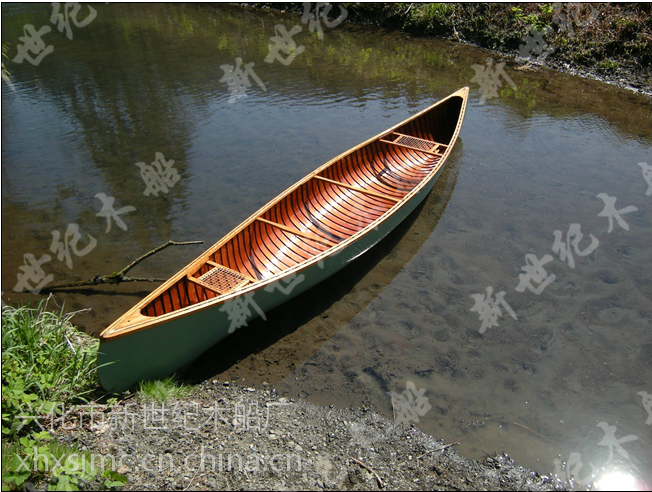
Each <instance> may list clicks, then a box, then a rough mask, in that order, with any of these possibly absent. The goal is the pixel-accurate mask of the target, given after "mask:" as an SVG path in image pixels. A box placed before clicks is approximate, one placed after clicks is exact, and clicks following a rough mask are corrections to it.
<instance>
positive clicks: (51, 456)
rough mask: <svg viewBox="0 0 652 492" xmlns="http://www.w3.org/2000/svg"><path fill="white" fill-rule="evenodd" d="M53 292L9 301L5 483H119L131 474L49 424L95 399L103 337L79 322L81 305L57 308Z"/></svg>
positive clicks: (14, 486) (76, 486)
mask: <svg viewBox="0 0 652 492" xmlns="http://www.w3.org/2000/svg"><path fill="white" fill-rule="evenodd" d="M51 300H52V298H51V297H48V298H47V299H44V300H43V301H41V302H40V303H39V304H38V306H37V307H36V308H32V307H28V306H21V307H12V306H3V307H2V490H20V489H23V488H29V486H30V484H31V485H32V486H34V485H45V486H46V487H47V488H48V489H49V490H80V489H81V488H82V487H84V486H89V484H90V485H91V486H92V487H95V488H99V489H104V490H108V489H113V488H115V487H118V486H121V485H123V484H124V483H125V482H126V478H125V477H123V476H122V475H119V474H118V473H117V472H116V471H114V470H109V469H106V470H105V469H101V468H98V467H95V466H93V463H92V460H90V461H89V456H88V454H87V453H83V452H80V451H79V450H76V449H74V448H72V449H71V448H70V447H68V446H62V445H61V444H58V443H57V442H55V441H53V440H52V436H51V435H50V432H48V431H47V427H48V425H50V427H53V422H54V421H55V419H57V418H58V417H61V416H62V415H64V412H65V407H66V406H70V405H74V404H79V403H88V402H89V399H90V397H91V396H92V395H95V394H97V392H98V390H99V384H98V379H97V369H96V365H97V351H98V347H99V341H98V340H96V339H93V338H91V337H90V336H88V335H85V334H83V333H81V332H79V331H78V330H77V329H75V327H74V326H73V325H72V324H71V322H70V319H71V318H72V317H73V316H74V313H69V314H65V313H64V311H63V308H60V309H58V310H57V311H54V312H53V311H50V310H49V309H48V307H49V306H48V305H49V303H50V302H51Z"/></svg>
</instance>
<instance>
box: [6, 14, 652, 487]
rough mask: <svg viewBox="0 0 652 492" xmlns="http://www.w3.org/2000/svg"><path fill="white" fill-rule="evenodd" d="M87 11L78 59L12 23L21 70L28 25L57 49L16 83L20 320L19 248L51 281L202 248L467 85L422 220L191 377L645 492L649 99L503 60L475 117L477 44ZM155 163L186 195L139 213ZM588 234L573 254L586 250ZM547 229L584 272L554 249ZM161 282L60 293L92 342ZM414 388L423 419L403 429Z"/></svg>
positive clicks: (14, 270) (175, 262)
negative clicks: (276, 45) (453, 142)
mask: <svg viewBox="0 0 652 492" xmlns="http://www.w3.org/2000/svg"><path fill="white" fill-rule="evenodd" d="M93 7H94V8H95V9H96V10H97V15H96V17H95V18H94V19H93V20H92V22H90V23H89V24H88V25H85V26H82V27H78V26H76V25H75V24H74V23H72V24H71V34H72V39H68V37H66V34H65V31H64V32H59V31H58V30H57V29H56V26H54V25H53V24H49V22H50V21H49V19H50V14H51V13H52V12H51V9H52V7H51V6H50V5H41V4H29V5H3V7H2V22H3V32H2V36H3V39H2V41H3V45H4V44H5V43H9V45H10V51H9V56H10V58H14V57H15V56H16V53H17V51H16V49H17V48H16V47H17V45H18V44H20V43H21V41H19V38H20V37H22V36H24V35H25V34H24V32H23V27H24V26H25V25H26V24H31V25H33V26H34V27H35V28H36V30H38V29H39V28H40V27H41V26H44V25H50V26H52V31H51V32H50V33H48V34H45V35H44V36H43V40H44V42H45V44H46V45H52V46H53V47H54V50H53V51H52V53H50V54H48V55H47V56H46V57H44V58H43V59H42V60H41V61H40V63H39V64H38V65H37V66H32V65H31V64H30V63H29V62H27V61H24V62H23V63H21V64H18V63H15V62H8V63H7V64H6V65H7V68H8V69H9V70H10V71H11V73H12V81H13V85H14V87H13V89H14V90H12V89H11V88H10V87H8V86H7V85H6V84H4V83H3V86H2V291H3V300H4V301H5V302H8V303H18V302H26V301H28V300H30V299H32V300H36V299H39V298H40V296H39V295H36V294H30V293H27V292H22V293H17V292H14V288H15V286H16V285H17V284H19V275H20V274H22V273H23V270H21V266H23V265H24V264H25V263H24V261H25V260H24V255H25V254H27V253H31V254H32V255H34V260H41V261H42V263H41V267H42V269H43V275H42V276H41V278H43V277H44V276H46V275H51V276H52V277H51V278H52V283H55V282H69V281H75V280H85V279H89V278H91V277H94V276H95V275H97V274H108V273H111V272H114V271H116V270H119V269H121V268H123V267H124V266H126V265H127V264H128V263H129V262H130V261H132V260H133V259H135V258H136V257H138V256H140V255H141V254H143V253H145V252H146V251H149V250H151V249H153V248H154V247H156V246H158V245H159V244H162V243H163V242H165V241H167V240H168V239H173V240H177V241H184V240H203V241H204V242H205V244H206V245H210V244H212V243H214V242H215V241H217V240H218V239H219V238H221V237H222V236H223V235H224V234H226V233H227V232H228V231H230V230H231V229H232V228H233V227H235V226H236V225H237V224H239V223H240V222H241V221H242V220H244V219H246V218H247V217H248V216H249V215H250V214H252V213H253V212H255V211H256V210H257V209H258V208H259V207H260V206H262V205H264V204H265V203H267V202H268V201H269V200H270V199H272V198H273V197H275V196H276V195H277V194H278V193H280V192H281V191H283V190H284V189H285V188H287V187H288V186H289V185H291V184H292V183H294V182H295V181H296V180H298V179H300V178H301V177H303V176H304V175H305V174H307V173H308V172H310V171H311V170H313V169H314V168H315V167H317V166H318V165H320V164H322V163H323V162H325V161H326V160H328V159H329V158H331V157H333V156H335V155H337V154H338V153H340V152H342V151H344V150H346V149H348V148H350V147H351V146H353V145H356V144H357V143H359V142H361V141H363V140H365V139H366V138H368V137H370V136H372V135H374V134H376V133H378V132H380V131H382V130H384V129H385V128H387V127H389V126H391V125H393V124H395V123H397V122H399V121H401V120H403V119H404V118H406V117H407V116H409V115H411V114H414V113H415V112H416V111H418V110H420V109H422V108H424V107H426V106H428V105H429V104H431V103H432V102H433V101H434V100H436V99H438V98H441V97H444V96H445V95H448V94H449V93H451V92H453V91H455V90H456V89H458V88H460V87H463V86H465V85H469V86H470V87H471V89H472V90H471V96H470V101H469V107H468V109H467V116H466V120H465V122H464V126H463V129H462V133H461V138H460V139H459V140H458V143H457V146H456V149H455V151H454V152H453V154H452V156H451V159H450V160H449V164H448V170H447V172H446V174H445V175H444V176H443V177H442V178H441V180H440V181H439V183H438V184H437V187H436V188H435V191H434V193H432V194H431V195H430V196H429V197H428V199H427V200H426V202H425V203H424V205H423V206H422V207H421V208H420V209H418V210H417V212H416V213H415V214H413V215H412V216H411V217H410V218H409V219H408V220H407V221H406V223H405V224H402V225H401V227H400V228H399V229H398V230H397V231H396V232H395V233H393V234H392V235H391V236H390V237H389V238H387V240H386V241H384V242H383V243H381V244H380V245H378V246H377V247H376V248H374V250H372V251H370V252H369V253H368V254H367V255H366V256H365V257H363V258H360V260H359V261H358V262H357V263H356V264H354V265H352V266H351V267H349V268H347V269H345V270H343V271H342V272H341V273H340V274H338V275H336V276H335V277H332V278H331V279H329V280H328V281H327V282H325V283H324V284H322V285H320V286H319V287H318V288H316V289H314V291H311V292H307V293H306V294H304V295H302V296H300V297H298V298H296V299H294V300H292V301H291V302H289V303H288V304H286V305H285V306H283V307H282V308H279V309H277V310H275V311H274V312H271V313H267V321H263V320H258V321H256V322H254V323H250V326H249V327H247V328H245V329H242V330H240V331H238V332H237V333H236V334H234V335H233V336H232V337H231V338H230V339H228V340H226V341H225V342H224V343H223V344H221V345H219V346H217V347H214V348H212V349H211V350H210V351H209V352H207V354H206V355H205V356H204V357H202V358H201V359H200V360H199V361H198V362H197V363H196V364H195V365H194V366H193V367H192V368H190V369H189V371H188V373H187V377H189V378H194V379H201V378H213V377H218V378H228V379H240V380H242V381H244V382H246V383H247V384H261V383H262V382H268V383H272V384H275V385H276V387H277V388H278V391H280V392H283V393H284V394H287V395H296V394H302V395H305V396H306V397H307V398H308V399H310V400H312V401H315V402H317V403H321V404H337V405H342V406H362V405H365V404H368V403H370V404H372V405H373V406H374V407H375V408H377V409H378V410H379V411H380V412H381V413H383V414H384V415H385V416H387V417H388V418H397V419H398V420H401V419H402V420H408V419H409V418H410V417H411V418H412V420H411V422H413V423H416V425H418V426H419V427H420V428H421V429H423V430H424V431H425V432H428V433H430V434H433V435H434V436H436V437H441V438H445V439H446V440H447V441H449V442H450V441H458V440H460V439H462V441H461V442H460V445H459V446H457V448H458V449H459V451H460V452H461V453H463V454H465V455H467V456H469V457H474V458H482V457H483V456H484V455H485V454H491V453H493V452H501V451H504V452H507V453H508V454H509V455H510V456H511V457H512V458H513V459H514V460H515V461H516V462H517V463H519V464H521V465H523V466H526V467H530V468H533V469H535V470H537V471H539V472H541V473H550V472H552V471H554V470H555V467H557V469H558V471H559V472H560V474H561V475H562V476H563V477H565V476H567V475H570V474H571V472H572V473H573V474H574V475H576V476H578V477H579V478H580V479H582V481H581V483H582V485H588V483H589V482H591V481H592V480H593V479H592V477H591V473H592V470H593V469H595V470H596V473H598V474H599V475H601V476H603V477H604V476H605V475H608V474H609V473H611V472H614V471H615V470H621V471H622V470H624V471H626V472H627V473H629V474H630V475H631V477H633V478H634V479H635V480H637V481H638V486H639V487H641V488H652V476H651V475H650V463H652V451H651V450H652V426H651V425H649V424H647V423H646V420H648V419H649V418H652V417H649V411H647V410H646V409H645V407H644V404H643V401H644V396H645V394H650V393H652V336H651V328H652V327H651V319H652V311H651V309H650V305H651V304H650V299H651V298H652V280H651V279H652V275H651V274H652V266H651V265H652V263H651V262H650V259H651V256H650V251H651V249H650V244H652V242H651V241H650V239H651V237H650V236H651V235H652V227H651V224H650V221H651V214H650V208H651V205H652V203H651V200H650V197H649V196H647V195H646V190H647V187H648V184H647V183H646V181H645V179H644V177H643V173H642V169H641V167H639V166H638V163H641V162H645V163H647V164H650V163H652V158H651V156H652V152H651V150H652V124H651V122H652V121H651V120H652V111H651V109H652V105H651V103H650V100H649V98H646V97H643V96H639V95H636V94H632V93H630V92H626V91H622V90H619V89H615V88H613V87H609V86H606V85H603V84H601V83H598V82H593V81H587V80H583V79H580V78H576V77H571V76H566V75H561V74H557V73H553V72H547V71H542V72H524V71H518V70H515V67H514V66H513V65H511V64H510V63H508V64H507V65H506V67H505V70H506V74H508V76H509V77H510V78H511V79H512V80H513V82H514V84H515V86H516V87H517V88H518V89H519V91H518V92H517V93H514V91H513V90H511V89H510V87H509V85H507V84H506V83H505V84H503V87H502V88H501V92H500V95H499V96H498V97H495V98H490V99H487V100H486V102H485V103H484V104H481V103H480V101H481V97H482V95H483V91H481V90H480V85H479V84H478V83H475V82H472V79H473V78H474V77H475V75H476V71H475V70H474V68H473V65H476V66H483V65H485V63H486V59H487V57H489V56H490V54H488V53H487V52H485V51H482V50H478V49H475V48H472V47H466V46H459V45H455V44H452V43H446V42H441V41H437V40H429V39H418V38H416V39H410V38H407V37H405V36H402V35H399V34H395V33H387V32H377V31H368V30H365V29H361V28H357V27H353V26H350V25H347V24H346V22H345V23H343V24H342V25H340V26H338V27H336V28H328V27H324V31H323V34H324V39H323V41H322V40H319V39H318V37H317V33H316V32H315V33H310V32H309V31H308V27H307V26H306V25H303V24H301V21H300V17H293V16H282V15H279V14H272V13H269V14H268V13H261V12H248V11H244V10H239V9H236V8H230V7H222V6H219V7H209V6H201V5H200V6H190V5H172V4H162V5H161V4H159V5H153V6H152V5H140V4H131V5H129V4H127V5H122V4H120V5H117V4H109V5H103V4H94V5H93ZM87 15H88V11H87V10H85V9H84V10H82V11H81V12H80V13H79V14H78V18H77V19H78V21H81V20H82V19H84V18H85V17H86V16H87ZM277 24H283V25H285V26H286V28H287V30H288V31H289V30H291V28H292V27H294V26H295V25H296V26H302V31H301V32H300V33H298V34H296V35H295V36H294V40H295V41H296V43H297V46H303V47H304V50H303V52H301V53H300V54H298V55H297V56H296V58H295V59H294V60H293V61H291V63H289V64H288V65H284V64H282V63H281V62H279V61H275V62H273V63H266V62H265V61H264V59H265V57H266V56H267V55H268V53H269V44H270V37H272V36H274V35H275V31H274V26H275V25H277ZM281 54H282V53H281ZM237 58H240V59H241V60H242V61H241V67H242V68H243V69H244V68H245V67H247V65H248V64H250V63H252V62H253V63H254V65H253V66H252V67H251V70H253V73H254V74H255V75H256V77H257V80H256V78H254V77H253V76H252V77H250V79H249V80H250V82H251V85H250V86H249V87H247V88H246V95H245V96H244V97H241V98H237V100H236V101H234V102H230V100H231V99H232V97H233V96H234V94H233V93H232V92H231V91H230V89H229V86H228V85H227V83H226V82H225V81H224V80H221V79H223V78H224V77H225V74H226V72H227V71H228V70H230V69H229V68H228V67H227V65H231V66H235V65H236V63H237V61H236V59H237ZM499 61H500V60H498V59H497V58H496V59H495V63H498V62H499ZM485 96H486V94H485ZM157 153H160V154H162V156H163V159H164V160H166V161H170V160H174V163H173V164H172V167H173V169H175V170H176V171H177V173H178V176H179V180H178V182H176V183H174V184H173V185H172V186H171V187H170V189H169V190H168V192H167V193H165V192H163V191H159V192H158V196H154V195H153V194H149V195H145V193H144V192H145V191H146V189H147V185H146V183H145V181H144V180H143V178H142V177H141V175H140V169H139V167H138V166H137V165H136V164H137V163H145V164H146V165H150V164H151V163H152V162H153V161H155V159H157V157H156V156H157ZM100 193H103V194H104V196H106V197H107V198H109V197H112V198H114V202H113V204H112V205H113V208H114V210H116V211H117V212H121V215H119V216H118V217H119V218H120V219H121V220H122V221H123V222H124V224H123V225H124V228H121V227H120V224H119V222H118V221H117V220H115V219H112V218H109V220H108V221H107V217H105V216H103V215H102V214H101V211H102V209H103V203H102V201H101V199H100V198H98V197H96V195H97V194H100ZM601 193H605V194H606V195H607V196H608V197H614V198H616V203H615V208H616V209H617V210H622V209H624V208H625V207H636V208H637V210H636V211H632V212H623V213H622V220H623V221H624V224H626V226H627V228H624V226H623V225H622V224H620V223H618V221H614V222H613V229H612V231H611V232H608V228H609V218H608V217H606V216H601V215H600V214H601V212H602V211H603V209H604V208H605V202H604V201H603V199H601V198H600V197H598V194H601ZM603 196H604V195H603ZM125 207H133V208H135V210H133V209H131V210H130V209H125ZM125 210H130V211H125ZM98 213H100V215H99V216H98ZM71 224H76V225H77V226H78V231H79V232H78V233H79V237H78V238H77V243H75V242H74V240H75V237H76V236H75V230H74V227H73V228H72V229H69V227H70V225H71ZM574 224H577V225H578V226H579V228H580V229H579V230H580V232H581V233H582V234H583V237H582V240H581V241H579V242H578V243H577V244H576V245H575V246H574V245H573V242H572V240H573V237H577V236H573V235H572V232H573V231H576V230H577V227H578V226H576V225H574ZM109 225H110V230H108V231H107V229H108V227H109ZM571 226H572V228H571ZM55 231H58V233H59V234H60V238H61V239H60V241H62V242H63V241H64V239H65V236H66V232H67V231H68V244H69V248H68V252H69V255H70V258H69V263H68V264H69V265H70V268H69V266H68V264H66V260H67V258H66V257H65V255H64V256H62V257H61V259H59V258H58V257H57V256H58V250H57V248H56V247H55V248H54V251H51V249H50V248H51V246H52V243H53V232H55ZM556 231H559V233H558V234H559V235H560V238H561V242H562V243H564V244H565V243H566V240H567V239H568V246H569V248H570V251H571V253H572V258H573V262H574V265H573V267H571V265H570V258H569V257H567V256H564V255H563V254H562V253H563V251H562V250H560V249H559V248H555V247H554V244H555V233H556ZM569 234H571V235H570V237H569ZM89 235H90V236H91V237H92V239H91V237H89ZM590 235H593V237H594V238H595V241H597V242H592V239H591V236H590ZM91 246H92V247H91ZM204 247H207V246H204ZM204 247H202V246H186V247H178V248H171V249H168V250H166V251H164V252H161V253H159V254H158V255H157V256H155V257H153V258H150V259H149V260H146V261H145V262H143V263H142V264H140V265H138V266H137V267H136V268H135V269H134V270H133V271H132V272H130V274H133V275H141V276H144V277H160V278H166V277H167V276H169V275H171V274H172V273H174V272H176V271H177V270H178V269H180V268H181V267H182V266H184V265H185V264H186V263H187V262H189V261H190V260H192V259H193V258H194V257H196V256H197V255H198V254H199V252H200V251H201V250H202V249H203V248H204ZM530 254H531V255H534V256H530V259H532V258H534V259H535V260H536V259H538V260H542V259H543V258H545V257H546V255H549V256H550V261H549V262H547V263H546V264H545V265H543V268H544V269H545V274H543V273H542V272H539V273H542V275H541V278H540V279H539V280H542V279H545V278H547V276H549V275H554V277H555V278H554V281H552V282H551V283H550V284H548V285H544V284H540V282H535V281H533V282H532V287H533V288H536V287H537V286H539V287H541V285H544V287H543V288H542V290H541V291H540V293H535V292H533V291H531V290H529V289H527V288H525V289H524V291H523V292H520V291H517V287H518V286H519V284H520V282H521V279H520V277H519V274H522V273H523V271H522V268H523V267H524V266H525V265H526V255H530ZM43 255H49V256H50V261H48V262H45V261H44V260H45V258H43ZM534 273H536V272H534ZM32 280H33V281H32V282H31V284H30V285H31V286H32V287H33V286H35V285H36V283H38V282H37V281H36V280H35V279H32ZM153 287H154V284H150V283H131V284H121V285H119V286H101V287H94V288H77V289H68V290H66V291H60V292H59V293H57V300H58V301H59V302H60V303H65V305H66V307H67V309H74V310H78V309H86V308H90V311H85V312H82V313H79V314H78V315H77V316H76V318H75V319H76V321H77V323H78V324H79V327H80V329H83V330H84V331H86V332H88V333H91V334H95V335H96V334H98V333H99V332H100V331H101V330H102V329H104V328H105V327H106V326H107V325H108V324H110V323H111V322H112V321H113V320H115V319H116V318H117V317H118V316H119V315H120V314H121V313H123V312H124V311H125V310H127V309H128V308H129V307H130V306H132V305H133V304H135V302H136V301H137V300H138V299H140V298H142V297H143V296H144V295H145V294H146V293H147V292H150V291H151V289H153ZM489 287H490V288H491V291H490V297H491V298H492V299H494V300H498V299H499V297H496V296H497V294H500V293H502V292H504V294H502V295H503V299H504V303H500V302H499V303H498V304H497V307H498V309H499V313H498V315H497V317H496V318H495V320H494V321H495V324H494V325H493V326H489V327H485V328H486V329H485V331H484V333H480V330H481V327H482V324H483V321H482V320H481V319H480V315H479V312H478V307H479V306H476V300H475V299H479V300H481V299H482V297H481V296H487V292H488V291H487V288H489ZM521 290H523V289H521ZM473 296H475V297H473ZM485 299H487V297H485ZM480 304H481V301H480ZM508 308H509V309H508ZM410 391H412V393H411V392H410ZM414 392H417V393H418V395H420V399H419V400H417V401H418V402H420V403H421V404H422V405H421V406H420V407H412V408H417V409H418V410H419V411H418V412H417V413H415V414H412V415H408V414H407V413H405V410H406V407H405V406H404V403H405V402H406V401H407V400H406V399H405V398H406V397H408V396H412V397H414V396H415V394H414ZM392 395H393V396H392ZM418 395H417V397H418ZM402 404H403V405H402ZM416 417H418V422H416ZM563 462H568V466H567V467H566V469H562V463H563Z"/></svg>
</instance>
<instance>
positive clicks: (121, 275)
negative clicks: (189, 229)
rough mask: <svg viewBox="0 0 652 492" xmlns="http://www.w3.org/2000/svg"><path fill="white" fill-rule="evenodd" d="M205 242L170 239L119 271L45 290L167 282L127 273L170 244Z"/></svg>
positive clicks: (50, 286)
mask: <svg viewBox="0 0 652 492" xmlns="http://www.w3.org/2000/svg"><path fill="white" fill-rule="evenodd" d="M203 243H204V241H181V242H179V241H168V242H167V243H163V244H161V245H160V246H159V247H157V248H154V249H153V250H151V251H148V252H147V253H145V254H144V255H143V256H141V257H140V258H138V259H136V260H134V261H132V262H131V263H129V264H128V265H127V266H126V267H124V268H123V269H122V270H120V271H119V272H113V273H111V274H109V275H96V276H95V277H93V278H91V279H89V280H80V281H78V282H70V283H60V284H52V285H49V286H48V287H46V288H45V289H44V290H48V291H51V290H56V289H66V288H70V287H86V286H90V285H100V284H120V283H122V282H165V280H167V279H161V278H147V277H128V276H127V275H126V274H127V272H128V271H129V270H131V269H132V268H133V267H135V266H136V265H138V264H139V263H140V262H141V261H143V260H145V259H146V258H149V257H150V256H152V255H155V254H156V253H158V252H159V251H161V250H164V249H165V248H167V247H168V246H186V245H189V244H203Z"/></svg>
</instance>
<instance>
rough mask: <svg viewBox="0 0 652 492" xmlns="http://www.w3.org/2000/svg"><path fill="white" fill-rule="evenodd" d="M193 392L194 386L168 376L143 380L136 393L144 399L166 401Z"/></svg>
mask: <svg viewBox="0 0 652 492" xmlns="http://www.w3.org/2000/svg"><path fill="white" fill-rule="evenodd" d="M191 392H192V387H190V386H186V385H184V384H180V383H178V382H177V381H176V380H175V379H174V377H168V378H165V379H161V380H157V381H141V382H140V383H139V387H138V391H137V392H136V395H137V396H138V398H139V399H141V400H144V401H147V400H154V401H157V402H159V403H166V402H168V401H171V400H178V399H180V398H183V397H185V396H188V395H189V394H190V393H191Z"/></svg>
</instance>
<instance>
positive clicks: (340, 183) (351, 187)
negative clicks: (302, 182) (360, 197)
mask: <svg viewBox="0 0 652 492" xmlns="http://www.w3.org/2000/svg"><path fill="white" fill-rule="evenodd" d="M315 178H317V179H321V180H322V181H326V182H327V183H332V184H334V185H337V186H341V187H342V188H348V189H349V190H353V191H358V192H360V193H364V194H366V195H369V196H375V197H376V198H382V199H383V200H389V201H390V202H394V203H397V202H400V201H401V199H400V198H394V197H393V196H389V195H383V194H382V193H376V192H375V191H370V190H365V189H364V188H360V187H358V186H353V185H350V184H346V183H342V182H341V181H335V180H333V179H328V178H324V177H322V176H315Z"/></svg>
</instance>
